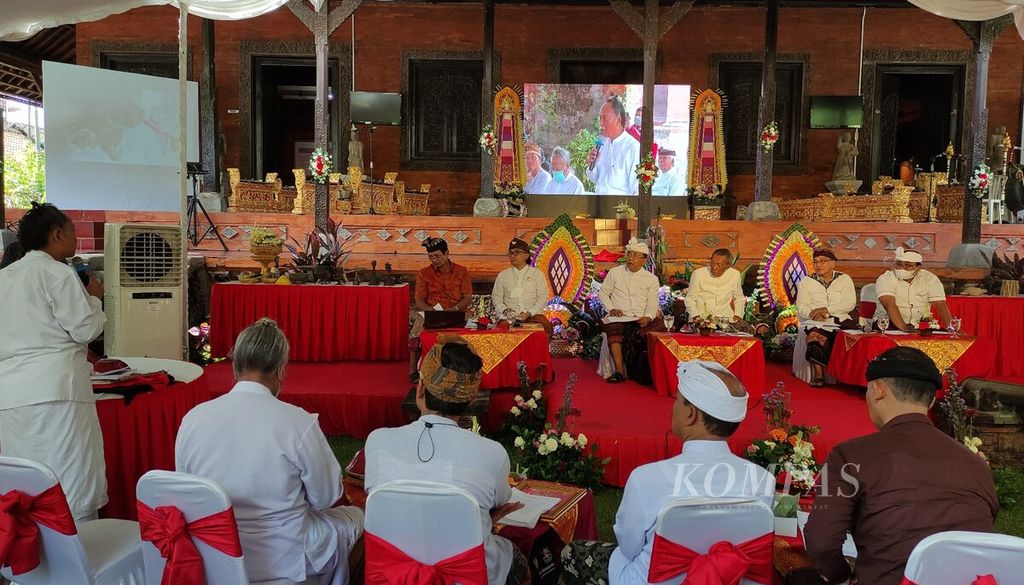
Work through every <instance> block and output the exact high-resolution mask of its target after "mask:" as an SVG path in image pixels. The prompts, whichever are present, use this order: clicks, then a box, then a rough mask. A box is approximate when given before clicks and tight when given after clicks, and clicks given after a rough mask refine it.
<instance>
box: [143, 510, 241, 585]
mask: <svg viewBox="0 0 1024 585" xmlns="http://www.w3.org/2000/svg"><path fill="white" fill-rule="evenodd" d="M136 507H137V508H138V510H139V530H140V531H141V532H142V540H146V541H149V542H152V543H153V545H154V546H156V548H157V550H159V551H160V556H161V557H163V558H165V559H167V562H166V563H165V564H164V574H163V576H162V577H161V579H160V583H161V584H162V585H205V584H206V574H205V571H204V570H203V559H202V557H200V556H199V550H198V549H197V548H196V545H195V543H194V542H192V538H198V539H199V540H201V541H203V542H204V543H206V544H208V545H210V546H212V547H213V548H215V549H217V550H218V551H220V552H222V553H224V554H226V555H229V556H232V557H240V556H242V543H241V542H239V540H238V525H237V524H235V511H234V510H233V509H232V508H228V509H227V510H224V511H223V512H217V513H216V514H211V515H209V516H206V517H205V518H198V519H196V520H193V521H192V522H185V516H184V514H182V513H181V510H179V509H178V508H175V507H174V506H157V507H156V510H154V509H152V508H150V507H149V506H147V505H146V504H143V503H142V502H136Z"/></svg>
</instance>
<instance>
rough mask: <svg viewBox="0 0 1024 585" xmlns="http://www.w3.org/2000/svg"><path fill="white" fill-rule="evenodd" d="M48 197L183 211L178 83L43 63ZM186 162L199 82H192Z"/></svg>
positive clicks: (194, 149)
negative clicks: (180, 183)
mask: <svg viewBox="0 0 1024 585" xmlns="http://www.w3.org/2000/svg"><path fill="white" fill-rule="evenodd" d="M43 88H44V91H43V116H44V120H45V124H46V199H47V201H49V202H51V203H53V204H54V205H56V206H58V207H60V208H62V209H110V210H120V211H179V210H180V209H181V191H180V186H179V178H178V173H179V170H180V162H179V149H180V133H181V128H180V121H179V117H178V95H179V87H178V81H177V80H175V79H165V78H162V77H152V76H149V75H137V74H134V73H122V72H120V71H110V70H107V69H96V68H93V67H82V66H78V65H67V64H64V63H52V62H48V61H47V62H44V63H43ZM186 92H187V93H186V95H187V110H186V111H187V114H188V115H187V119H188V123H187V128H186V129H185V132H186V136H187V138H188V143H187V146H188V160H190V161H197V160H199V86H198V84H196V83H195V82H188V86H187V90H186Z"/></svg>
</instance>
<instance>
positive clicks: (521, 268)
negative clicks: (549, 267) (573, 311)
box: [491, 238, 551, 335]
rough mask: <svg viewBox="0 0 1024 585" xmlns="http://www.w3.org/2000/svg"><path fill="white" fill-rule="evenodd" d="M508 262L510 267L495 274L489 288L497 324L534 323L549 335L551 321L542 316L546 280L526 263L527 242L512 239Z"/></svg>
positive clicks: (545, 297)
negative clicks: (492, 285) (492, 284)
mask: <svg viewBox="0 0 1024 585" xmlns="http://www.w3.org/2000/svg"><path fill="white" fill-rule="evenodd" d="M508 261H509V263H510V264H512V266H510V267H508V268H506V269H505V270H502V271H501V272H499V273H498V277H497V278H496V279H494V288H493V289H492V291H491V302H493V303H494V310H495V311H496V312H497V313H498V318H499V319H501V320H500V321H499V324H505V325H508V324H510V323H514V322H519V323H526V322H529V323H537V324H539V325H540V326H541V327H543V328H544V331H545V332H547V334H548V335H551V321H548V318H547V317H545V316H544V307H545V306H547V303H548V281H547V279H546V278H544V273H542V272H541V271H540V270H537V269H536V268H534V267H533V266H530V264H529V261H530V244H527V243H526V242H524V241H523V240H520V239H519V238H514V239H513V240H512V241H511V242H509V243H508Z"/></svg>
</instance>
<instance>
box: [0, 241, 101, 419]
mask: <svg viewBox="0 0 1024 585" xmlns="http://www.w3.org/2000/svg"><path fill="white" fill-rule="evenodd" d="M106 322H107V318H106V316H105V315H104V314H103V303H102V302H101V301H100V300H99V299H97V298H96V297H93V296H90V295H89V294H88V293H86V292H85V287H84V286H82V280H81V279H80V278H79V277H78V274H76V273H75V269H74V268H72V267H71V266H70V265H68V264H65V263H64V262H58V261H57V260H54V259H53V257H52V256H50V255H49V254H47V253H46V252H42V251H39V250H33V251H31V252H29V253H28V254H26V255H25V257H24V258H22V259H21V260H18V261H17V262H15V263H13V264H11V265H9V266H8V267H7V268H4V269H3V270H0V323H3V328H4V333H3V335H0V388H2V390H0V410H2V409H8V408H17V407H19V406H26V405H29V404H41V403H44V402H54V401H58V400H70V401H73V402H95V398H94V397H93V393H92V383H91V382H90V380H89V376H90V375H91V374H92V367H91V366H90V365H89V361H88V360H87V359H86V354H87V348H86V345H87V344H88V343H89V342H90V341H92V340H93V339H96V338H97V337H99V335H100V333H103V326H104V324H105V323H106Z"/></svg>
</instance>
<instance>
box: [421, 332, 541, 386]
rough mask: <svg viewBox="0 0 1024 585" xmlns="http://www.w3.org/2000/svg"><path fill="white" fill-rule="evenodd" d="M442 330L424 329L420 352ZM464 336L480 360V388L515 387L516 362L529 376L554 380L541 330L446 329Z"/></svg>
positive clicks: (517, 371) (429, 346) (425, 351)
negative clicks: (481, 362) (522, 364)
mask: <svg viewBox="0 0 1024 585" xmlns="http://www.w3.org/2000/svg"><path fill="white" fill-rule="evenodd" d="M444 332H445V331H424V332H423V333H421V334H420V343H421V344H422V346H423V353H424V354H426V353H427V352H429V351H430V348H431V347H433V346H434V344H435V343H437V337H438V335H439V334H441V333H444ZM448 332H450V333H458V334H459V335H461V336H463V337H464V338H465V339H466V342H467V343H469V346H470V347H472V348H473V351H475V352H476V354H477V355H479V356H480V359H482V360H483V362H484V366H483V372H484V375H483V378H481V380H480V388H481V389H488V390H492V389H495V388H518V387H519V369H518V365H517V364H518V363H519V362H523V363H525V364H526V371H527V373H528V374H529V376H530V379H537V378H538V377H542V379H543V380H544V382H550V381H551V380H553V379H554V375H555V373H554V369H553V368H552V364H551V349H550V348H549V347H548V336H547V334H546V333H545V332H544V330H543V329H539V328H538V329H533V330H529V331H527V330H523V331H498V330H492V331H473V330H471V329H455V330H449V331H448Z"/></svg>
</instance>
